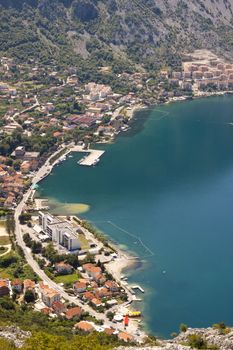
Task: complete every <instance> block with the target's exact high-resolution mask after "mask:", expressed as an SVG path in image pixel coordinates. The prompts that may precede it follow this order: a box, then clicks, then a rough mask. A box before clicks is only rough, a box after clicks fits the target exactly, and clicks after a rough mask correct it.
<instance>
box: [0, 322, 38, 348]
mask: <svg viewBox="0 0 233 350" xmlns="http://www.w3.org/2000/svg"><path fill="white" fill-rule="evenodd" d="M30 336H31V332H26V331H22V330H21V329H20V328H19V327H16V326H9V327H0V337H2V338H5V339H7V340H9V341H11V342H13V343H14V344H15V346H16V347H17V348H21V347H22V346H23V345H24V343H25V341H26V340H27V338H29V337H30Z"/></svg>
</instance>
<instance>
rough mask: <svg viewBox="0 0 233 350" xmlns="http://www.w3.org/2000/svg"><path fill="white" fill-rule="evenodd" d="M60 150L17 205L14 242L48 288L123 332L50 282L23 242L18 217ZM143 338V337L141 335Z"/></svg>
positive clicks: (43, 168)
mask: <svg viewBox="0 0 233 350" xmlns="http://www.w3.org/2000/svg"><path fill="white" fill-rule="evenodd" d="M65 148H67V146H64V147H63V149H65ZM61 150H62V148H60V149H59V150H58V151H57V152H56V153H55V154H53V155H52V156H50V157H49V158H48V159H47V161H46V162H45V164H44V165H43V166H42V167H41V168H40V169H39V170H38V172H37V173H36V175H35V176H34V179H33V183H32V186H31V187H30V189H29V190H28V191H27V192H26V193H25V194H24V195H23V198H22V200H21V202H20V203H19V204H18V206H17V207H16V209H15V214H14V219H15V235H16V241H17V243H18V245H19V246H20V247H21V248H22V250H23V252H24V255H25V259H26V260H27V262H28V264H29V265H30V266H31V268H32V269H33V271H34V272H35V273H36V274H37V275H38V276H39V277H40V278H41V279H42V280H43V281H44V282H46V283H47V284H48V286H49V287H50V288H53V289H55V290H56V291H57V292H58V293H60V295H61V296H62V298H64V299H65V300H67V301H69V302H70V303H73V304H75V305H77V306H79V307H81V308H82V309H83V310H84V311H85V312H88V313H89V314H90V315H91V316H93V317H95V318H96V319H97V320H102V321H103V323H104V325H105V326H107V327H113V328H115V329H118V330H120V331H123V330H124V326H123V323H121V324H119V323H118V324H116V323H113V322H111V321H109V319H108V318H107V316H106V314H103V313H97V312H96V311H95V310H93V309H92V308H91V307H90V306H89V305H87V304H82V303H81V302H80V301H79V300H78V299H77V298H76V297H74V296H70V295H69V294H68V293H66V292H65V291H64V289H63V288H62V287H61V286H60V285H58V284H56V283H55V282H54V281H52V280H51V279H50V278H49V277H48V276H47V275H46V273H45V272H44V271H43V270H42V269H41V268H40V266H39V265H38V263H37V262H36V261H35V260H34V259H33V256H32V254H31V251H30V250H29V249H28V248H27V246H26V244H25V242H24V240H23V237H22V236H23V234H22V228H21V225H20V222H19V216H20V215H21V213H22V212H23V210H24V207H25V205H26V203H27V200H28V199H29V198H30V196H31V193H32V188H33V185H35V184H37V183H38V182H39V181H40V180H41V179H42V178H43V177H45V176H47V175H48V174H49V173H50V172H51V170H52V168H53V166H52V165H50V164H49V161H50V159H51V158H52V157H54V156H55V155H56V154H58V153H59V152H61ZM131 334H132V335H133V336H134V338H135V339H136V340H138V341H139V342H140V341H142V335H141V336H138V334H137V330H136V329H135V331H134V332H131ZM143 336H144V335H143Z"/></svg>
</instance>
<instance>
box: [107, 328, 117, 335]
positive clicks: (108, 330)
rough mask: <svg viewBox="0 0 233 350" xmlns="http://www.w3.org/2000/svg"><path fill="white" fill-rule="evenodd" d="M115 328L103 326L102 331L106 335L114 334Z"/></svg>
mask: <svg viewBox="0 0 233 350" xmlns="http://www.w3.org/2000/svg"><path fill="white" fill-rule="evenodd" d="M115 332H116V330H115V329H114V328H105V330H104V333H106V334H107V335H113V334H115Z"/></svg>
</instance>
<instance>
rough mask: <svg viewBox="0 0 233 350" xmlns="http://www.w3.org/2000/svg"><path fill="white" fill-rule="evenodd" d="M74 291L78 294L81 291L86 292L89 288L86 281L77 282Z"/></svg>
mask: <svg viewBox="0 0 233 350" xmlns="http://www.w3.org/2000/svg"><path fill="white" fill-rule="evenodd" d="M73 289H74V293H75V294H76V295H77V294H79V293H84V292H85V291H86V290H87V285H86V283H82V282H79V281H78V282H76V283H74V285H73Z"/></svg>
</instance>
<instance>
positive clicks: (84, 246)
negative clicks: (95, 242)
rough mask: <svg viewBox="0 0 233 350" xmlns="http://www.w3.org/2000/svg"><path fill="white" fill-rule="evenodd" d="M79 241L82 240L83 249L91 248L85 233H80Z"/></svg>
mask: <svg viewBox="0 0 233 350" xmlns="http://www.w3.org/2000/svg"><path fill="white" fill-rule="evenodd" d="M79 241H80V245H81V249H82V250H86V249H89V248H90V245H89V242H88V240H87V239H86V237H85V235H84V234H82V233H80V234H79Z"/></svg>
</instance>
